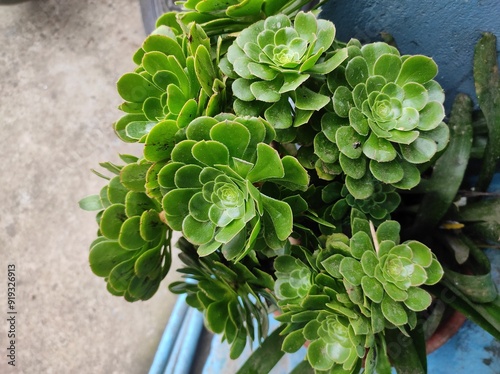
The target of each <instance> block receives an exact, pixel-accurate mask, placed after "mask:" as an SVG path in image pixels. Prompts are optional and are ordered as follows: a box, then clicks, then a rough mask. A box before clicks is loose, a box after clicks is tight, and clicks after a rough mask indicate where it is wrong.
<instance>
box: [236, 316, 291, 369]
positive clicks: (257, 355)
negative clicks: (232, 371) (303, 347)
mask: <svg viewBox="0 0 500 374" xmlns="http://www.w3.org/2000/svg"><path fill="white" fill-rule="evenodd" d="M285 327H286V325H280V326H279V327H278V328H277V329H276V330H274V331H273V332H272V333H271V334H270V335H269V336H268V337H267V338H266V339H265V340H264V341H263V342H262V344H261V345H260V347H259V348H257V349H256V350H255V351H254V352H253V353H252V354H251V355H250V357H249V358H248V359H247V360H246V361H245V363H244V364H243V365H242V366H241V368H240V369H239V370H238V371H237V372H236V374H255V373H267V372H269V371H270V370H271V369H272V368H273V367H274V366H275V365H276V363H277V362H278V361H279V360H280V359H281V357H283V355H284V354H285V352H284V351H283V350H282V349H281V347H282V345H283V341H284V340H285V336H284V335H281V332H282V331H283V330H284V329H285Z"/></svg>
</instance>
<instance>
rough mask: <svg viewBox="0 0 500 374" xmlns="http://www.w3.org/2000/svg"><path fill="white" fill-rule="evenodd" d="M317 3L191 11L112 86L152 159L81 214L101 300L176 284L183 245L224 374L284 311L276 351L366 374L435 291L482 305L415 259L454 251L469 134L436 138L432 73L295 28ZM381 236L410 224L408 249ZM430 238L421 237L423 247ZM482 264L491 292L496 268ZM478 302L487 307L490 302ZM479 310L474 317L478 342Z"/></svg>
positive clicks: (428, 63)
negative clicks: (450, 230)
mask: <svg viewBox="0 0 500 374" xmlns="http://www.w3.org/2000/svg"><path fill="white" fill-rule="evenodd" d="M308 3H310V1H309V0H276V1H274V0H272V1H271V0H228V1H224V2H221V1H219V0H182V1H179V2H178V5H180V6H182V7H183V9H182V10H181V11H180V12H169V13H166V14H165V15H164V16H162V17H161V18H160V19H159V20H158V23H157V25H158V28H157V29H156V30H155V32H153V33H152V34H151V35H150V36H148V37H147V38H146V40H145V41H144V43H143V45H142V47H141V48H140V49H139V50H138V51H137V53H136V54H135V55H134V62H135V63H136V64H137V67H136V68H135V70H134V71H133V72H130V73H127V74H125V75H124V76H123V77H122V78H120V80H119V81H118V83H117V87H118V93H119V94H120V95H121V97H122V98H123V100H124V101H125V102H124V103H123V104H122V105H121V106H120V109H121V110H122V111H123V112H124V115H123V116H122V117H121V118H120V119H119V120H118V121H117V122H116V123H115V124H114V129H115V132H116V134H117V136H118V137H119V138H120V139H121V140H123V141H125V142H136V143H141V144H143V151H142V154H141V156H140V157H134V156H129V155H122V156H121V158H122V160H123V161H124V162H125V165H123V166H118V165H114V164H111V163H104V164H101V165H102V166H103V167H104V168H105V169H107V170H108V171H110V172H112V173H114V174H115V175H114V176H113V177H112V178H107V177H105V176H103V175H101V174H99V173H98V174H99V175H100V176H103V177H104V178H106V179H108V185H107V186H105V187H104V188H103V189H102V190H101V192H100V194H98V195H92V196H89V197H87V198H85V199H83V200H82V201H81V202H80V205H81V207H82V208H83V209H86V210H93V211H97V222H98V225H99V231H98V237H97V239H96V240H95V241H94V242H93V243H92V244H91V250H90V254H89V261H90V267H91V269H92V271H93V272H94V273H95V274H96V275H98V276H100V277H103V278H104V279H105V281H106V282H107V286H108V290H109V292H111V293H112V294H114V295H119V296H123V297H124V298H125V299H126V300H128V301H135V300H146V299H148V298H150V297H151V296H152V295H153V294H154V292H155V291H156V290H157V289H158V287H159V284H160V282H161V280H162V279H163V278H164V277H165V275H166V274H167V272H168V271H169V268H170V264H171V238H172V232H173V231H179V232H180V233H181V235H182V236H181V239H180V240H179V242H178V247H179V249H180V258H181V260H182V262H183V267H182V268H181V269H180V270H179V272H180V273H182V274H184V278H187V279H184V280H183V281H180V282H175V283H173V284H172V285H171V286H170V290H171V291H172V292H174V293H177V294H181V293H184V294H187V298H186V300H187V302H188V303H189V305H190V306H192V307H194V308H197V309H198V310H200V311H202V312H203V313H204V317H205V322H206V326H207V327H208V328H209V329H210V330H212V331H213V332H215V333H218V334H221V335H222V337H223V339H225V340H227V341H228V342H229V344H230V346H231V352H230V355H231V357H232V358H236V357H238V356H240V354H241V353H242V351H243V349H244V348H245V346H246V344H247V342H248V341H249V340H258V341H259V342H262V340H263V339H265V338H266V336H267V334H268V314H269V313H270V312H272V311H275V310H277V309H278V310H279V311H280V312H281V314H280V315H279V316H278V317H277V319H278V320H279V321H281V323H282V326H280V328H279V329H278V330H277V331H276V334H275V333H272V334H271V338H274V337H275V336H278V338H279V339H281V341H282V342H283V343H282V345H281V344H280V346H281V349H282V351H285V352H295V351H297V350H298V349H299V348H300V347H302V346H303V345H304V343H306V342H308V350H307V362H308V363H309V364H310V366H311V367H312V368H313V369H314V371H315V372H317V373H332V374H333V373H358V372H359V371H360V370H361V367H362V365H363V362H364V364H365V369H364V372H366V373H375V372H377V373H383V374H385V373H389V372H390V370H391V369H390V364H389V358H388V355H389V353H388V350H387V347H388V346H389V344H390V343H392V342H396V341H399V340H400V339H406V338H408V339H409V340H412V339H413V335H412V334H410V330H412V329H414V328H415V327H416V326H417V324H418V321H417V313H418V312H420V311H424V310H425V309H426V308H428V307H429V305H430V303H431V300H432V298H431V294H430V292H435V291H436V290H438V291H439V287H441V285H442V284H446V287H448V288H449V289H454V288H453V287H456V289H457V290H458V291H457V292H455V294H456V295H457V297H458V298H459V299H460V303H459V304H460V305H461V306H463V307H464V308H474V303H473V302H472V301H476V300H479V299H478V296H477V295H475V294H474V292H471V291H470V289H468V287H467V284H464V283H466V281H463V278H462V275H461V274H458V273H453V272H451V271H447V278H450V277H452V278H450V279H452V280H453V284H452V282H448V283H446V282H447V281H448V279H447V278H446V277H445V279H444V280H443V281H441V283H440V284H439V285H437V283H438V282H440V280H441V278H442V277H443V268H442V266H441V265H440V263H439V262H438V260H437V258H436V255H435V254H434V253H433V252H432V251H431V249H430V248H429V247H428V246H427V245H426V244H428V245H430V246H433V245H434V243H441V241H444V242H446V241H448V242H449V241H450V240H451V239H449V236H446V235H441V236H440V237H439V240H441V241H439V240H436V238H435V237H434V236H432V235H436V232H437V231H438V230H437V227H438V225H439V224H440V222H442V220H443V219H445V217H452V214H453V213H454V212H452V210H453V209H452V203H453V202H454V201H455V198H456V195H457V191H458V190H459V185H460V183H462V180H463V175H464V172H465V168H466V165H467V161H468V157H469V155H468V153H467V152H469V153H470V148H471V144H472V132H473V131H472V129H471V128H470V122H471V119H470V116H469V118H468V119H467V120H459V121H456V122H455V124H454V125H453V126H450V127H448V126H447V125H446V124H444V122H443V118H444V108H443V100H444V96H443V90H442V89H441V87H440V86H439V84H438V83H437V82H436V81H435V80H434V79H435V76H436V74H437V66H436V64H435V63H434V61H433V60H432V59H430V58H428V57H425V56H420V55H416V56H401V55H400V53H399V52H398V50H397V49H396V48H395V47H392V46H390V45H388V44H386V43H381V42H377V43H372V44H366V45H361V43H360V42H359V41H357V40H351V41H349V42H348V43H342V42H339V41H337V40H335V35H336V29H335V26H334V25H333V23H331V22H329V21H326V20H322V19H319V18H318V13H317V12H316V11H315V10H313V11H312V12H304V11H301V8H302V6H303V5H304V4H308ZM320 3H322V2H320ZM481 51H482V50H481ZM481 53H482V52H481ZM492 56H493V57H494V58H493V57H491V58H493V59H494V60H495V61H496V54H492ZM484 60H485V59H484V58H481V61H484ZM486 60H488V59H486ZM488 69H489V70H487V71H488V72H491V71H495V69H496V68H494V67H489V68H488ZM483 80H484V81H485V82H483V83H484V84H489V83H488V82H490V81H489V78H488V79H486V78H484V79H483ZM484 84H483V86H484ZM494 89H495V90H498V83H495V85H494ZM482 92H483V93H484V91H482ZM495 92H496V91H495ZM480 96H481V95H480ZM485 97H486V98H488V93H486V94H483V95H482V96H481V97H480V99H481V98H482V100H486V99H485ZM491 97H492V99H491V100H496V99H495V98H496V96H494V95H493V96H491ZM490 104H491V103H490ZM487 106H488V105H487ZM492 106H493V104H491V105H489V106H488V107H492ZM460 112H462V110H460ZM495 115H496V114H491V113H490V115H489V116H485V117H487V119H491V118H496V117H495ZM452 117H453V118H454V117H455V115H453V116H452ZM467 126H469V128H467ZM450 131H451V132H452V136H450ZM462 135H463V136H462ZM498 139H500V137H499V138H498ZM448 143H450V145H448ZM483 143H484V142H483ZM492 144H493V143H492ZM445 147H448V148H447V149H446V150H445ZM450 147H451V153H450V152H449V150H450ZM467 147H468V148H467ZM488 147H489V148H488ZM488 147H486V149H485V150H484V152H485V153H487V152H490V151H491V149H493V148H494V147H493V146H488ZM466 148H467V152H466V151H465V149H466ZM490 148H491V149H490ZM497 148H498V147H497ZM491 152H493V151H491ZM441 155H443V157H441ZM490 156H491V155H490ZM493 156H495V155H493ZM493 156H491V157H493ZM439 157H440V158H439ZM495 157H496V156H495ZM438 158H439V159H438ZM493 158H494V157H493ZM436 160H437V161H436ZM442 160H444V161H442ZM495 160H496V159H495ZM441 161H442V163H441ZM450 165H451V166H450ZM488 165H489V166H488V170H486V171H487V172H488V173H490V172H491V170H494V167H493V166H491V165H492V164H491V163H489V164H488ZM455 166H457V167H455ZM457 169H459V171H458V172H457V171H456V170H457ZM490 169H491V170H490ZM423 173H425V174H423ZM485 173H486V172H485ZM421 174H423V175H425V176H426V180H425V181H421ZM451 174H453V175H451ZM490 174H491V173H490ZM443 175H444V176H445V177H444V178H443ZM447 176H449V178H448V177H447ZM487 177H488V178H489V177H491V175H489V174H488V175H486V176H485V177H484V178H487ZM437 178H441V183H437V182H436V179H437ZM448 180H451V181H452V183H451V187H450V186H448V185H447V184H448ZM421 182H422V183H421ZM415 187H418V188H419V189H418V191H416V189H414V188H415ZM401 190H411V191H409V193H407V194H405V195H403V194H400V193H401ZM414 192H418V194H417V193H414ZM422 196H424V197H423V198H422ZM488 204H490V201H486V203H485V205H488ZM485 205H483V204H479V205H474V204H470V205H469V208H473V209H472V210H471V209H469V213H470V212H472V213H470V214H468V213H467V209H465V208H464V209H462V208H461V211H460V214H458V213H456V214H454V217H455V218H456V219H459V220H462V221H464V222H467V223H468V222H469V221H470V222H471V225H470V227H472V225H473V224H474V227H475V228H476V230H475V231H476V233H479V234H480V235H481V236H482V237H484V235H482V232H483V231H484V230H487V231H488V232H489V233H490V234H493V236H492V235H489V236H487V237H488V238H489V237H494V234H495V233H497V232H498V231H499V230H498V225H496V221H498V220H495V219H494V218H496V216H491V217H490V216H488V214H486V213H484V214H483V212H485V210H483V209H486V208H488V207H486V206H485ZM494 206H495V207H496V205H494ZM488 209H491V207H489V208H488ZM474 211H475V212H476V213H474ZM478 212H479V213H478ZM478 215H480V216H481V217H483V216H484V217H483V218H484V219H483V221H485V222H479V224H480V226H476V225H477V224H478V220H477V216H478ZM429 217H430V218H429ZM400 218H403V219H400ZM452 218H453V217H452ZM391 219H399V220H400V221H401V222H405V223H408V226H409V227H405V229H406V230H403V232H404V234H405V237H404V238H403V239H401V238H400V231H401V227H400V224H399V223H398V222H396V221H393V220H391ZM493 221H494V222H493ZM492 225H494V227H493V229H494V230H491V228H492V227H491V226H492ZM421 227H425V228H429V230H428V232H425V236H424V235H422V236H418V235H414V234H422V233H421V232H420V231H422V230H419V229H420V228H421ZM474 227H472V228H474ZM435 229H436V230H435ZM479 229H480V230H481V231H478V230H479ZM465 231H466V230H464V232H465ZM427 234H429V235H428V236H427ZM457 237H459V236H458V235H457V236H456V237H454V239H455V242H454V243H451V244H450V243H445V245H444V247H445V249H442V248H440V250H443V251H444V250H446V248H447V247H446V246H448V247H452V250H454V251H455V256H458V255H457V254H458V253H460V256H462V255H463V254H464V253H466V255H467V256H469V253H473V251H472V250H470V251H469V249H467V250H462V249H459V250H456V249H455V248H453V245H454V244H456V243H457V242H463V243H465V242H466V241H465V240H462V239H460V240H457V239H456V238H457ZM496 237H498V235H497V236H496ZM443 238H444V239H443ZM460 238H461V237H460ZM413 239H419V240H423V241H425V243H426V244H423V243H421V242H420V241H417V240H413ZM467 243H468V242H467ZM478 264H479V265H478V267H481V266H482V269H483V270H484V269H486V270H485V273H487V275H485V276H484V277H483V275H481V276H482V278H480V280H479V281H478V282H483V281H484V279H485V278H488V277H489V269H488V267H487V266H483V263H482V262H481V261H478ZM467 279H469V278H467ZM455 281H456V282H455ZM480 284H485V283H480ZM488 284H489V286H488V292H487V295H486V296H487V298H484V297H481V298H480V301H481V302H485V303H488V302H491V301H492V300H493V299H494V298H495V297H496V296H497V292H496V290H495V289H494V285H493V286H491V284H492V282H490V283H488ZM474 290H476V289H474ZM435 293H436V294H437V292H435ZM476 293H477V292H476ZM485 293H486V292H485ZM471 300H472V301H471ZM486 311H487V308H482V309H480V308H478V309H475V310H473V311H472V312H471V313H470V315H474V316H479V317H478V318H479V319H480V320H481V322H482V323H485V324H488V323H490V322H491V321H493V319H492V318H490V317H491V315H487V313H486ZM482 313H484V314H482ZM495 323H496V322H495ZM492 326H493V322H491V326H490V325H488V326H487V327H488V329H489V331H490V330H491V331H494V330H495V328H496V327H492ZM279 332H281V336H279V335H278V334H277V333H279ZM410 335H412V337H410ZM418 343H420V342H418ZM417 345H419V344H415V349H413V348H412V349H413V350H412V351H411V352H413V353H414V352H416V347H417ZM276 346H278V344H276ZM409 346H410V345H409ZM412 346H413V345H412ZM272 348H273V349H278V347H272ZM280 353H282V352H280ZM405 354H406V353H405ZM415 355H416V356H422V355H420V354H418V353H415ZM414 357H415V356H414ZM392 358H394V357H392ZM420 358H421V357H419V358H418V359H419V360H420ZM266 359H267V358H266ZM307 362H306V363H307ZM309 364H307V365H309ZM391 364H395V365H398V364H397V363H395V360H392V362H391ZM423 366H425V363H424V364H423ZM302 367H303V366H301V368H302ZM256 370H258V369H256ZM398 370H399V369H398ZM294 372H298V370H297V371H294ZM415 372H419V373H422V372H423V371H422V370H420V371H418V370H417V371H415Z"/></svg>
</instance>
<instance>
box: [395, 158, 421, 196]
mask: <svg viewBox="0 0 500 374" xmlns="http://www.w3.org/2000/svg"><path fill="white" fill-rule="evenodd" d="M401 166H402V167H403V173H404V176H403V179H401V180H400V181H399V182H396V183H392V185H393V186H394V187H396V188H400V189H402V190H410V189H412V188H413V187H415V186H417V185H418V183H419V182H420V171H419V170H418V168H417V167H416V166H415V165H413V164H410V163H409V162H402V163H401Z"/></svg>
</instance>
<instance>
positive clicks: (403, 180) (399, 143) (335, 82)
mask: <svg viewBox="0 0 500 374" xmlns="http://www.w3.org/2000/svg"><path fill="white" fill-rule="evenodd" d="M347 50H348V55H349V57H348V58H347V59H346V60H345V61H344V62H343V64H342V66H341V67H339V68H338V69H336V70H335V71H333V72H332V73H331V74H329V75H328V88H329V90H330V92H331V93H332V95H333V97H332V104H333V105H332V113H329V114H327V115H325V116H327V117H325V119H324V120H322V122H321V126H322V128H321V135H318V136H321V140H322V141H321V142H320V144H321V147H323V148H324V147H325V146H326V147H327V148H328V147H329V148H337V149H338V151H339V152H338V153H336V154H335V157H334V158H333V159H330V160H328V159H323V161H324V162H325V163H326V164H328V163H338V164H340V169H341V170H342V171H343V173H345V175H346V179H345V185H346V186H347V188H348V190H349V192H350V193H351V194H352V195H353V196H354V197H355V198H356V199H365V198H367V197H369V196H370V195H372V194H373V192H374V180H378V181H381V182H383V183H386V184H390V185H392V186H394V187H396V188H400V189H411V188H413V187H415V186H416V185H417V184H418V183H419V182H420V171H419V169H418V168H417V165H420V164H424V163H426V162H428V161H430V160H431V159H432V158H433V157H434V156H435V155H436V153H437V152H439V151H441V150H443V149H444V148H445V146H446V144H447V143H448V138H449V131H448V127H447V126H446V125H445V124H444V123H443V122H442V121H443V118H444V108H443V101H444V94H443V91H442V89H441V87H440V86H439V84H438V83H437V82H436V81H434V80H433V78H434V77H435V76H436V74H437V66H436V64H435V62H434V61H433V60H432V59H431V58H429V57H426V56H419V55H416V56H400V54H399V51H398V50H397V49H396V48H394V47H392V46H389V45H388V44H386V43H383V42H378V43H372V44H367V45H364V46H361V44H360V43H359V41H357V40H351V41H350V42H349V43H348V44H347ZM325 139H327V140H328V142H326V144H325ZM316 153H317V154H319V155H320V156H321V155H322V154H324V153H325V151H321V150H317V151H316ZM334 169H335V168H334ZM337 169H338V167H337ZM333 174H337V173H335V172H333Z"/></svg>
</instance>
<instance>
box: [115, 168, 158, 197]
mask: <svg viewBox="0 0 500 374" xmlns="http://www.w3.org/2000/svg"><path fill="white" fill-rule="evenodd" d="M150 167H151V164H149V163H143V164H128V165H126V166H125V167H124V168H123V169H122V170H121V172H120V180H121V182H122V184H123V185H124V186H125V187H126V188H128V189H129V190H130V191H134V192H146V187H145V184H146V174H147V173H148V170H149V168H150Z"/></svg>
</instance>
